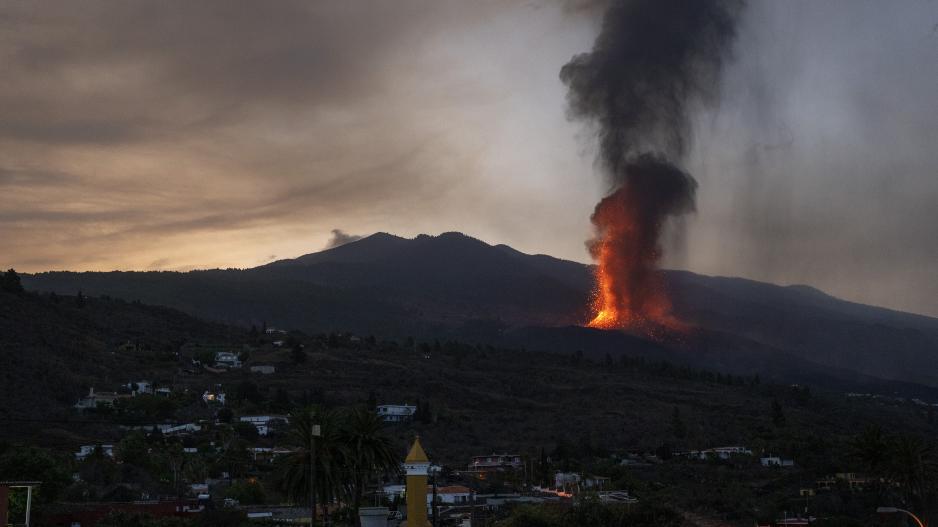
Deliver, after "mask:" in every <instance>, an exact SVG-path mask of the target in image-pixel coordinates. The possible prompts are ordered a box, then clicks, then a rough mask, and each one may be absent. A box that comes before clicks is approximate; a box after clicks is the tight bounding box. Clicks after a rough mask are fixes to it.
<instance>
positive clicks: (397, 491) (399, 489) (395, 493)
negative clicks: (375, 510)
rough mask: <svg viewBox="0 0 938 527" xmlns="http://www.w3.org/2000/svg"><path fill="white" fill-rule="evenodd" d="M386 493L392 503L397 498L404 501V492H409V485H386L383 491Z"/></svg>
mask: <svg viewBox="0 0 938 527" xmlns="http://www.w3.org/2000/svg"><path fill="white" fill-rule="evenodd" d="M381 490H382V491H384V495H385V496H386V497H387V498H388V499H389V500H391V501H394V499H395V498H398V499H404V491H405V490H407V485H396V484H395V485H385V486H384V487H382V489H381Z"/></svg>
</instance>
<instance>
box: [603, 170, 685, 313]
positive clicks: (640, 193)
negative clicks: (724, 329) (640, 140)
mask: <svg viewBox="0 0 938 527" xmlns="http://www.w3.org/2000/svg"><path fill="white" fill-rule="evenodd" d="M625 171H626V172H627V173H628V179H627V181H628V183H627V184H626V185H624V186H622V187H620V188H619V189H617V190H615V191H614V192H613V193H612V194H610V195H608V196H606V197H605V198H603V200H602V201H600V202H599V204H598V205H596V210H595V211H594V212H593V216H592V218H591V219H592V222H593V226H594V227H595V229H596V234H597V235H596V237H595V238H594V239H593V240H591V241H590V242H589V243H588V247H589V250H590V254H591V255H592V257H593V259H594V260H596V262H597V266H596V291H595V296H594V299H593V313H594V314H595V315H594V317H593V319H592V320H591V321H590V322H589V324H588V325H589V326H590V327H595V328H604V329H614V328H624V329H640V330H641V329H644V330H648V329H650V328H654V327H656V326H666V327H670V328H676V327H677V326H678V325H679V324H678V323H677V321H676V320H674V319H673V317H672V316H671V302H670V300H669V298H668V296H667V293H666V291H665V287H664V283H663V281H662V277H661V273H660V272H658V264H659V262H660V260H661V255H662V249H661V246H660V242H659V240H660V237H661V230H662V228H663V226H664V223H665V221H666V220H667V217H668V216H673V215H678V214H684V213H687V212H691V211H693V210H694V192H695V189H696V188H697V184H696V182H695V181H694V179H693V178H692V177H691V176H690V175H689V174H687V173H685V172H683V171H682V170H680V169H678V168H677V167H675V166H673V165H671V164H670V163H668V162H667V161H666V160H665V159H663V158H660V157H656V156H654V155H651V154H643V155H641V156H639V157H637V158H636V159H635V160H634V161H632V162H630V163H629V164H628V165H627V166H626V167H625Z"/></svg>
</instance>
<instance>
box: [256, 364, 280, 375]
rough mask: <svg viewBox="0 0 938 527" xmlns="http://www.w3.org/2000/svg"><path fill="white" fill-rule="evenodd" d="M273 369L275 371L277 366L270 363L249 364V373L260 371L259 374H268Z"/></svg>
mask: <svg viewBox="0 0 938 527" xmlns="http://www.w3.org/2000/svg"><path fill="white" fill-rule="evenodd" d="M275 371H277V368H275V367H273V366H271V365H270V364H262V365H258V366H251V373H260V374H261V375H270V374H271V373H273V372H275Z"/></svg>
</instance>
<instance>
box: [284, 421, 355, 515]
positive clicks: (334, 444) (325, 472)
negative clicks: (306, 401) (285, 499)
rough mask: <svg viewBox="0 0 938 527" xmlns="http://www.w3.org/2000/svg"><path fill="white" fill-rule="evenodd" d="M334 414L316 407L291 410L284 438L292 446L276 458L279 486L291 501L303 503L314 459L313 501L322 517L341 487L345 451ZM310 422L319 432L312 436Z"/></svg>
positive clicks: (307, 492) (308, 498)
mask: <svg viewBox="0 0 938 527" xmlns="http://www.w3.org/2000/svg"><path fill="white" fill-rule="evenodd" d="M338 417H339V416H338V415H337V414H336V412H334V411H332V410H323V409H318V408H316V407H307V408H303V409H300V410H297V411H295V412H293V413H292V414H291V415H290V428H289V431H288V434H287V438H288V441H289V442H290V444H291V445H293V446H294V447H296V450H294V452H293V453H292V454H290V455H288V456H285V457H284V458H281V460H280V461H279V468H280V470H279V472H280V478H279V484H280V488H281V490H283V491H284V492H285V493H286V494H287V496H289V497H290V499H292V500H294V501H295V502H297V503H303V502H305V501H307V500H310V496H311V492H310V485H309V482H310V459H311V458H312V459H314V462H315V471H314V472H315V489H316V501H318V503H319V504H320V506H321V508H322V512H323V517H324V518H327V517H328V505H329V504H330V503H332V502H333V501H335V499H336V498H337V497H338V495H339V491H340V490H341V489H342V485H341V480H340V479H339V475H340V474H341V470H342V469H341V467H342V466H343V465H344V464H345V457H346V455H345V448H344V447H343V445H342V444H341V442H340V437H341V432H340V429H339V425H340V422H339V418H338ZM313 425H319V436H317V437H315V438H314V437H313ZM311 453H312V454H313V455H312V456H311ZM310 505H311V506H312V503H311V504H310Z"/></svg>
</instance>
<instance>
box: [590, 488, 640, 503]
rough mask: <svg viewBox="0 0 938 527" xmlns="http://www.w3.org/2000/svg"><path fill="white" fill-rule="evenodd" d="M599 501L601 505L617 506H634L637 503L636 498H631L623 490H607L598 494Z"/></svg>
mask: <svg viewBox="0 0 938 527" xmlns="http://www.w3.org/2000/svg"><path fill="white" fill-rule="evenodd" d="M599 501H600V502H602V503H612V504H619V505H634V504H636V503H638V499H637V498H633V497H632V496H631V495H629V493H628V492H626V491H624V490H608V491H600V492H599Z"/></svg>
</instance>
